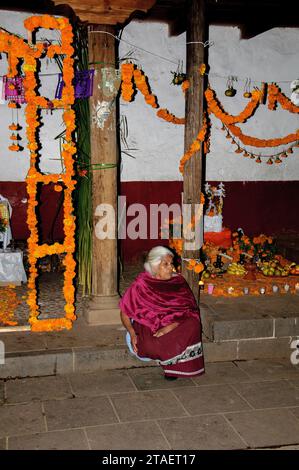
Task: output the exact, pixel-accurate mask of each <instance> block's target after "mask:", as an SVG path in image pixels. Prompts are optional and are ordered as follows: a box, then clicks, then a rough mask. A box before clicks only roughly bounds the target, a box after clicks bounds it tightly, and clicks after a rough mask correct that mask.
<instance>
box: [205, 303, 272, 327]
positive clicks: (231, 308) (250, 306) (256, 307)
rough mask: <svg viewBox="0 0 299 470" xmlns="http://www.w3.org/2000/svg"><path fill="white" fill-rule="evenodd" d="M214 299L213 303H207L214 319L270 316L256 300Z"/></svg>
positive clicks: (248, 318)
mask: <svg viewBox="0 0 299 470" xmlns="http://www.w3.org/2000/svg"><path fill="white" fill-rule="evenodd" d="M235 300H236V298H234V301H227V300H226V301H223V300H219V301H217V300H216V301H215V302H214V303H213V305H209V308H210V310H212V311H213V313H214V317H215V320H220V321H238V320H246V319H247V320H250V319H253V320H259V319H262V318H270V316H269V315H267V312H266V313H265V311H264V308H263V306H262V305H261V304H259V303H257V302H256V301H254V302H252V301H248V300H246V301H242V302H241V301H239V302H236V301H235Z"/></svg>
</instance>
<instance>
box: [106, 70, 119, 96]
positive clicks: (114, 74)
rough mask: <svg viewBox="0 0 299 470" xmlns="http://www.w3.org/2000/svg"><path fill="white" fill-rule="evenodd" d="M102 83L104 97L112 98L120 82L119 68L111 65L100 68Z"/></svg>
mask: <svg viewBox="0 0 299 470" xmlns="http://www.w3.org/2000/svg"><path fill="white" fill-rule="evenodd" d="M101 72H102V85H101V90H102V92H103V95H104V97H105V98H106V99H113V98H114V97H115V96H116V95H117V93H118V90H119V87H120V84H121V73H120V70H118V69H115V68H113V67H106V68H103V69H102V70H101Z"/></svg>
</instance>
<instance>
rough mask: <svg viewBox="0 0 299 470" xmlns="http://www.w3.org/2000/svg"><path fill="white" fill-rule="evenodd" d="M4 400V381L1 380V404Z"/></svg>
mask: <svg viewBox="0 0 299 470" xmlns="http://www.w3.org/2000/svg"><path fill="white" fill-rule="evenodd" d="M3 401H4V382H3V380H0V405H1V403H3Z"/></svg>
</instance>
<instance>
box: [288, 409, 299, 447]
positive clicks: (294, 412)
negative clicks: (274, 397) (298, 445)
mask: <svg viewBox="0 0 299 470" xmlns="http://www.w3.org/2000/svg"><path fill="white" fill-rule="evenodd" d="M290 411H291V412H292V413H293V414H294V415H295V416H296V418H298V419H299V407H296V408H291V409H290ZM298 441H299V439H298Z"/></svg>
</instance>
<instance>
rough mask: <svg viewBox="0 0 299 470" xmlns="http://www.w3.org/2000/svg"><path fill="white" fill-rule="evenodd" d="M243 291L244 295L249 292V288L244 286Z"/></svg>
mask: <svg viewBox="0 0 299 470" xmlns="http://www.w3.org/2000/svg"><path fill="white" fill-rule="evenodd" d="M243 292H244V294H245V295H247V294H249V289H248V287H244V289H243Z"/></svg>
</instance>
